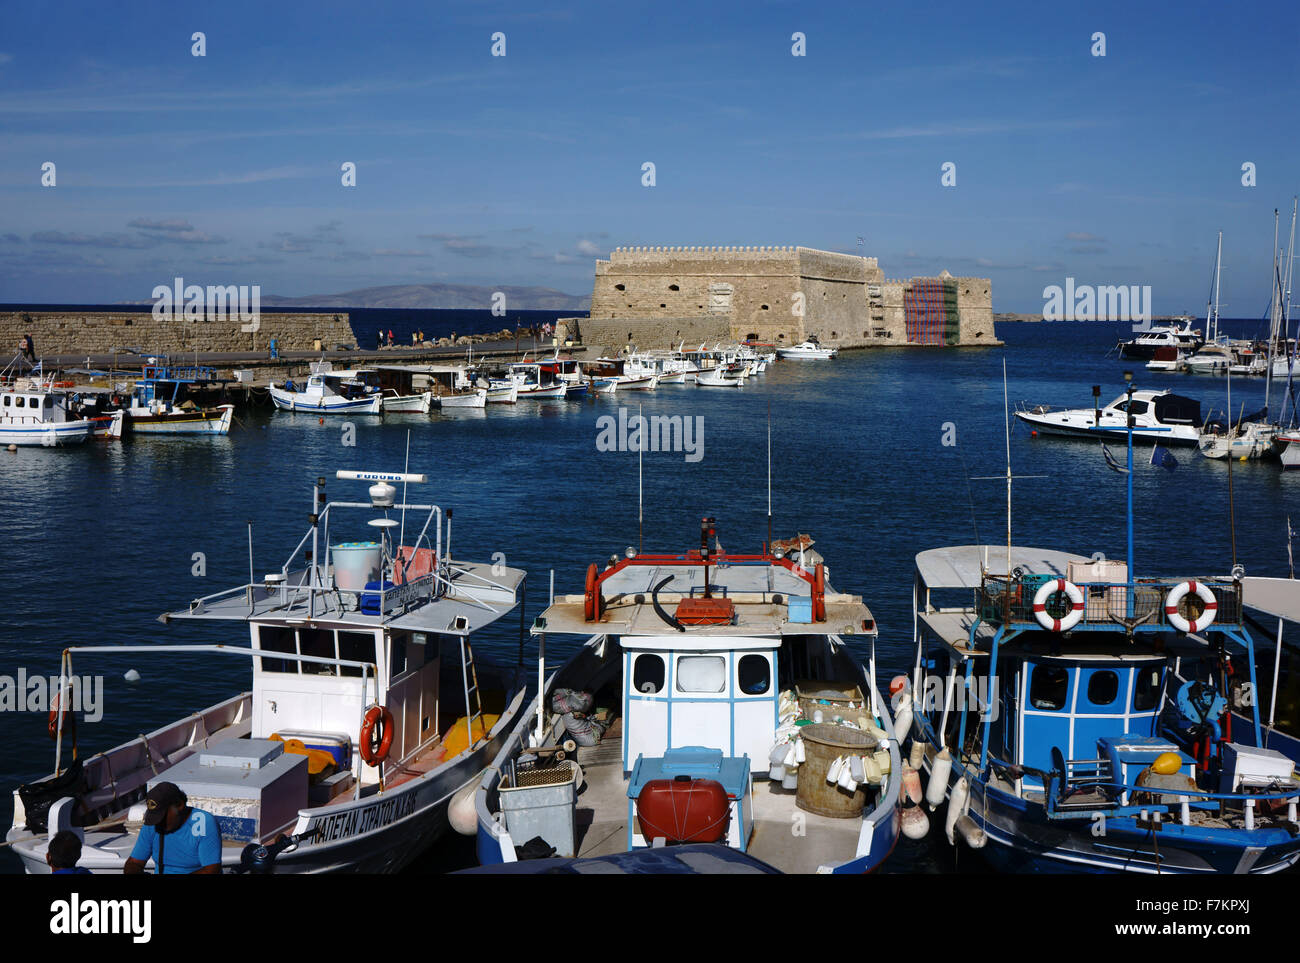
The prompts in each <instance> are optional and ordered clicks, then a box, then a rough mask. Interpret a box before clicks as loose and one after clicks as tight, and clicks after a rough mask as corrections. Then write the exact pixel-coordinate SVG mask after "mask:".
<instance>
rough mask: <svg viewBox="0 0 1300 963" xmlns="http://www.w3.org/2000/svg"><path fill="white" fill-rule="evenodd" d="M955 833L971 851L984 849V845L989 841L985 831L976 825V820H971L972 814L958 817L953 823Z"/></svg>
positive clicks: (963, 814)
mask: <svg viewBox="0 0 1300 963" xmlns="http://www.w3.org/2000/svg"><path fill="white" fill-rule="evenodd" d="M953 831H954V832H955V833H956V834H957V835H958V836H960V837H961V840H962V842H964V843H965V844H966V845H967V846H969V847H970V848H971V849H983V848H984V844H985V843H987V842H988V841H989V838H988V836H986V835H985V834H984V830H982V829H980V828H979V826H977V825H975V820H974V819H972V818H971V815H970V813H962V814H961V815H960V816H958V817H957V819H956V821H955V822H954V823H953Z"/></svg>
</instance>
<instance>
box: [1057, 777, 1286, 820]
mask: <svg viewBox="0 0 1300 963" xmlns="http://www.w3.org/2000/svg"><path fill="white" fill-rule="evenodd" d="M1097 763H1106V761H1105V760H1072V761H1069V762H1066V763H1065V767H1064V768H1065V773H1064V774H1063V773H1062V772H1061V771H1060V769H1054V770H1052V771H1051V772H1050V773H1048V774H1047V775H1048V779H1047V784H1046V787H1045V788H1046V793H1045V797H1046V804H1047V816H1048V818H1049V819H1061V820H1064V819H1093V818H1095V814H1098V813H1100V814H1103V815H1104V816H1105V817H1106V818H1123V817H1130V816H1136V817H1139V818H1141V819H1144V820H1151V819H1152V817H1153V816H1155V821H1156V822H1159V821H1161V820H1160V819H1159V817H1158V816H1156V814H1160V815H1167V814H1171V813H1172V814H1177V819H1178V822H1180V823H1181V824H1182V825H1184V826H1187V825H1190V823H1191V818H1192V811H1193V810H1198V811H1211V812H1214V813H1216V814H1218V813H1221V812H1222V811H1223V810H1225V809H1227V810H1233V811H1236V812H1239V813H1241V815H1242V816H1243V817H1244V822H1245V826H1244V828H1245V829H1247V830H1254V829H1255V828H1257V825H1256V822H1255V810H1256V808H1257V807H1258V806H1259V805H1260V804H1261V803H1264V804H1267V805H1266V806H1265V807H1264V808H1266V809H1268V808H1272V807H1273V806H1275V805H1276V804H1277V802H1279V801H1285V802H1286V821H1287V822H1288V823H1290V824H1291V825H1292V826H1293V827H1296V828H1298V829H1300V823H1298V822H1297V804H1298V803H1300V782H1296V781H1294V780H1286V782H1288V783H1290V786H1289V788H1281V786H1280V781H1279V782H1278V783H1274V784H1272V785H1270V786H1267V787H1260V789H1259V791H1256V792H1210V791H1208V790H1204V789H1199V788H1193V787H1190V786H1188V787H1182V786H1179V787H1177V788H1170V787H1164V786H1144V785H1141V784H1140V783H1138V782H1131V783H1126V782H1120V781H1116V780H1114V779H1113V778H1111V779H1104V778H1102V776H1101V774H1100V773H1095V772H1094V773H1092V774H1090V772H1089V770H1088V767H1089V766H1090V765H1091V766H1095V765H1096V764H1097ZM1076 767H1082V771H1080V770H1079V769H1078V768H1076ZM1105 768H1106V769H1107V770H1108V769H1109V764H1108V763H1106V766H1105ZM1139 778H1140V777H1139ZM1080 790H1081V791H1084V792H1086V793H1087V795H1086V798H1084V799H1081V800H1078V801H1076V802H1071V797H1072V796H1073V795H1074V794H1075V792H1076V791H1080ZM1165 799H1171V800H1172V801H1170V802H1164V801H1162V800H1165Z"/></svg>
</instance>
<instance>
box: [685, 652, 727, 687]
mask: <svg viewBox="0 0 1300 963" xmlns="http://www.w3.org/2000/svg"><path fill="white" fill-rule="evenodd" d="M726 687H727V660H726V659H724V658H723V657H722V656H720V655H683V656H680V657H678V659H677V691H678V692H721V691H722V690H723V689H725V688H726Z"/></svg>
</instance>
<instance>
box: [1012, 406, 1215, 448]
mask: <svg viewBox="0 0 1300 963" xmlns="http://www.w3.org/2000/svg"><path fill="white" fill-rule="evenodd" d="M1064 414H1069V413H1068V412H1066V413H1064ZM1087 414H1091V412H1088V413H1087ZM1015 415H1016V417H1017V418H1019V419H1020V420H1021V421H1022V422H1024V423H1025V424H1027V425H1029V426H1030V427H1031V428H1033V429H1034V430H1035V431H1040V432H1043V433H1045V434H1049V435H1060V436H1061V437H1065V438H1100V439H1102V440H1107V439H1112V440H1118V441H1121V442H1123V441H1125V440H1126V438H1127V435H1128V430H1127V429H1126V428H1125V427H1124V426H1122V425H1106V424H1102V425H1097V426H1092V425H1082V424H1079V425H1071V424H1063V423H1061V422H1060V421H1059V420H1057V418H1058V417H1059V415H1058V416H1057V417H1053V416H1052V415H1034V414H1031V413H1029V412H1025V411H1017V412H1016V413H1015ZM1133 440H1134V441H1145V442H1152V443H1155V444H1161V445H1195V444H1197V443H1198V442H1199V441H1200V432H1199V431H1198V430H1197V429H1196V428H1195V427H1194V426H1192V425H1177V426H1174V427H1173V429H1172V430H1171V431H1148V430H1146V429H1145V428H1137V427H1135V428H1134V429H1133Z"/></svg>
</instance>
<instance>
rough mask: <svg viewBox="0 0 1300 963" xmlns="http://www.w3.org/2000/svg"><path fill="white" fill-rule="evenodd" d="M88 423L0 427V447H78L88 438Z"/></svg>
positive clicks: (89, 426)
mask: <svg viewBox="0 0 1300 963" xmlns="http://www.w3.org/2000/svg"><path fill="white" fill-rule="evenodd" d="M94 427H95V426H94V424H93V423H92V422H90V421H65V422H60V423H51V424H48V425H32V426H30V427H29V426H26V425H0V445H18V446H19V447H20V448H62V447H65V446H67V445H80V444H82V443H83V442H85V441H86V439H87V438H89V437H90V434H91V431H92V430H93V429H94Z"/></svg>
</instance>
